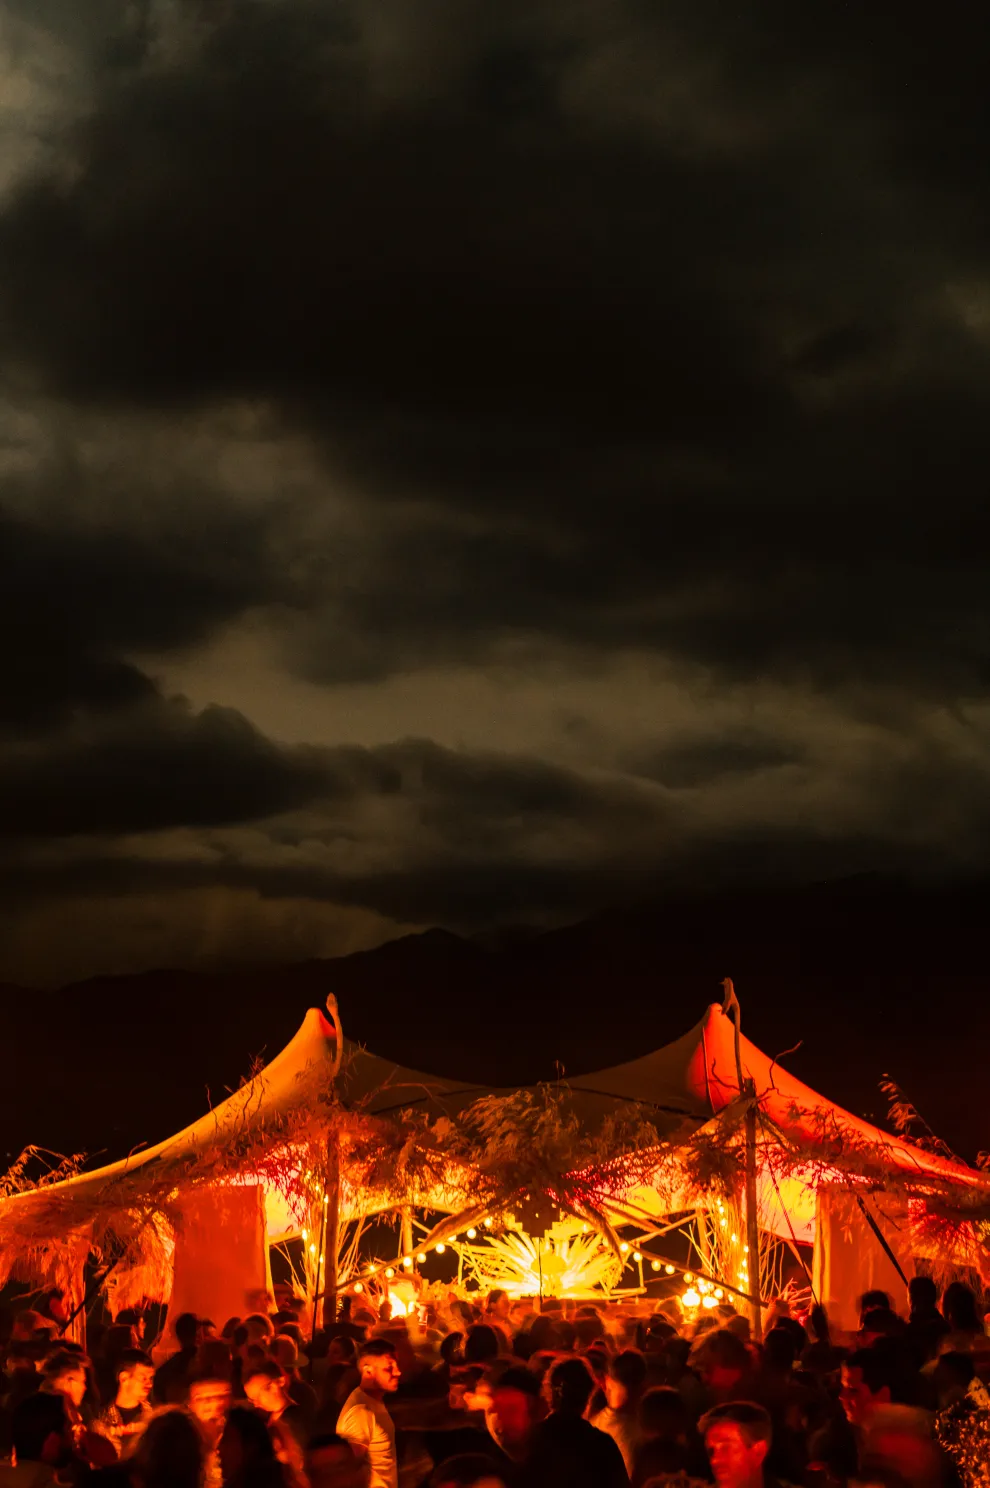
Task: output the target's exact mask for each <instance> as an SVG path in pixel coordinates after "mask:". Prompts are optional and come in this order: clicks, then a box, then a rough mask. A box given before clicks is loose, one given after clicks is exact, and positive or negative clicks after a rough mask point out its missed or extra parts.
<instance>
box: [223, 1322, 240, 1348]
mask: <svg viewBox="0 0 990 1488" xmlns="http://www.w3.org/2000/svg"><path fill="white" fill-rule="evenodd" d="M240 1326H241V1320H240V1318H239V1317H229V1318H228V1319H227V1321H226V1322H225V1323H224V1325H223V1330H222V1332H221V1334H220V1337H221V1338H226V1340H227V1341H228V1343H232V1342H233V1338H234V1334H235V1333H236V1332H237V1330H238V1328H239V1327H240Z"/></svg>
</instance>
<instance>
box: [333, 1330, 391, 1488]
mask: <svg viewBox="0 0 990 1488" xmlns="http://www.w3.org/2000/svg"><path fill="white" fill-rule="evenodd" d="M357 1362H358V1369H359V1370H360V1373H361V1383H360V1384H359V1385H358V1387H357V1389H356V1390H352V1391H351V1393H350V1394H349V1395H348V1397H347V1399H346V1400H345V1401H344V1404H343V1405H342V1407H341V1410H340V1416H339V1418H338V1421H337V1435H338V1436H342V1437H343V1438H344V1439H345V1441H349V1442H350V1443H351V1445H352V1446H353V1447H354V1448H355V1450H356V1451H357V1452H358V1454H359V1455H360V1456H361V1457H362V1458H364V1460H365V1461H366V1462H367V1464H368V1472H369V1477H368V1488H398V1484H399V1468H398V1462H397V1459H396V1455H395V1425H394V1423H393V1421H392V1417H391V1416H390V1415H389V1413H388V1411H387V1410H386V1409H385V1396H386V1395H392V1394H394V1392H395V1391H396V1390H397V1389H398V1388H399V1378H400V1375H399V1364H398V1360H397V1359H396V1355H395V1348H394V1347H393V1345H392V1344H391V1343H389V1342H388V1340H387V1339H385V1338H370V1339H368V1341H367V1342H366V1343H362V1344H359V1345H358V1360H357Z"/></svg>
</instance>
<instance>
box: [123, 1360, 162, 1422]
mask: <svg viewBox="0 0 990 1488" xmlns="http://www.w3.org/2000/svg"><path fill="white" fill-rule="evenodd" d="M154 1382H155V1366H154V1364H153V1363H152V1362H151V1358H150V1356H149V1355H148V1354H146V1353H145V1352H144V1350H143V1349H125V1350H124V1352H123V1353H122V1354H121V1355H120V1357H119V1359H118V1360H117V1398H118V1400H122V1401H124V1402H126V1406H127V1408H128V1409H129V1410H133V1409H134V1407H135V1406H137V1405H143V1404H144V1403H145V1401H146V1400H148V1398H149V1397H150V1395H151V1387H152V1385H153V1384H154Z"/></svg>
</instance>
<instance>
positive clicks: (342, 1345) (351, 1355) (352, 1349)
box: [327, 1333, 357, 1364]
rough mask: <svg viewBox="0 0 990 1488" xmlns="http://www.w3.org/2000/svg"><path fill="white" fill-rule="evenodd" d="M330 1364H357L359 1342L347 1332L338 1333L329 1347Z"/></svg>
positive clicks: (328, 1359)
mask: <svg viewBox="0 0 990 1488" xmlns="http://www.w3.org/2000/svg"><path fill="white" fill-rule="evenodd" d="M327 1363H328V1364H356V1363H357V1344H356V1343H355V1342H354V1339H353V1338H349V1337H348V1336H347V1334H346V1333H337V1334H335V1335H334V1337H333V1338H331V1340H330V1345H329V1347H328V1349H327Z"/></svg>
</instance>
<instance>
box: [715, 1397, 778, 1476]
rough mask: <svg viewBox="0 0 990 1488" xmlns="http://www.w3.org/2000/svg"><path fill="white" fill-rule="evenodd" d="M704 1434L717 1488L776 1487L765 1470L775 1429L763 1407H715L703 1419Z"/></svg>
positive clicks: (738, 1403) (746, 1404) (739, 1403)
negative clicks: (773, 1429) (772, 1428)
mask: <svg viewBox="0 0 990 1488" xmlns="http://www.w3.org/2000/svg"><path fill="white" fill-rule="evenodd" d="M701 1432H702V1435H703V1436H704V1439H705V1450H706V1451H707V1453H708V1460H709V1462H710V1463H711V1467H712V1476H713V1477H714V1479H715V1482H716V1484H717V1485H718V1488H777V1485H776V1484H775V1483H774V1481H773V1479H771V1478H769V1477H768V1476H767V1475H766V1472H765V1467H764V1464H765V1463H766V1459H767V1453H768V1452H769V1451H770V1441H771V1437H772V1430H771V1426H770V1416H769V1414H768V1413H767V1411H765V1410H764V1409H763V1407H762V1406H761V1405H752V1404H750V1403H749V1402H748V1401H735V1402H733V1403H731V1404H726V1405H716V1406H714V1407H713V1409H712V1410H710V1411H709V1412H708V1414H707V1415H706V1416H704V1417H703V1418H702V1421H701Z"/></svg>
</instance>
